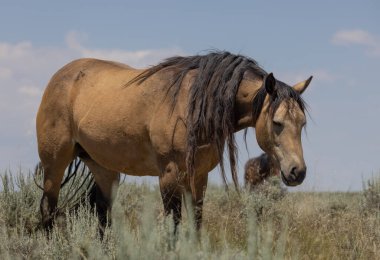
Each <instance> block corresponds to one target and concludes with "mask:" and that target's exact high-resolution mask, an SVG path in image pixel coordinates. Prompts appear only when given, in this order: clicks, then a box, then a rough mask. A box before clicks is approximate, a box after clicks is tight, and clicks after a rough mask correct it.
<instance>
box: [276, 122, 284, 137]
mask: <svg viewBox="0 0 380 260" xmlns="http://www.w3.org/2000/svg"><path fill="white" fill-rule="evenodd" d="M283 129H284V125H283V124H282V123H281V122H278V121H273V131H274V133H275V134H276V135H280V134H281V132H282V130H283Z"/></svg>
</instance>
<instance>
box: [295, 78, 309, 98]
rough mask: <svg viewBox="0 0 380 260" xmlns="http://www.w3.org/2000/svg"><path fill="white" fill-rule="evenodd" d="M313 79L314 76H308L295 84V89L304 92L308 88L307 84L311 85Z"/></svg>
mask: <svg viewBox="0 0 380 260" xmlns="http://www.w3.org/2000/svg"><path fill="white" fill-rule="evenodd" d="M312 79H313V76H310V78H308V79H307V80H305V81H302V82H299V83H297V84H295V85H294V86H293V89H294V90H295V91H297V92H298V93H300V94H302V93H303V92H304V91H305V90H306V88H307V86H309V84H310V82H311V80H312Z"/></svg>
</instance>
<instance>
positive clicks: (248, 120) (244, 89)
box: [235, 79, 262, 132]
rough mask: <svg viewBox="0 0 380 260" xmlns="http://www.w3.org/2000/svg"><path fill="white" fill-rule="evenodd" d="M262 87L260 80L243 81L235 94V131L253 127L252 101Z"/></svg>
mask: <svg viewBox="0 0 380 260" xmlns="http://www.w3.org/2000/svg"><path fill="white" fill-rule="evenodd" d="M261 86H262V81H261V80H247V79H243V80H242V82H241V83H240V86H239V89H238V93H237V94H236V103H235V106H236V109H235V111H236V114H235V117H236V126H235V131H236V132H237V131H240V130H242V129H244V128H247V127H250V126H253V127H254V125H255V122H253V119H252V109H253V106H252V101H253V99H254V97H255V95H256V94H257V91H258V90H259V89H260V87H261Z"/></svg>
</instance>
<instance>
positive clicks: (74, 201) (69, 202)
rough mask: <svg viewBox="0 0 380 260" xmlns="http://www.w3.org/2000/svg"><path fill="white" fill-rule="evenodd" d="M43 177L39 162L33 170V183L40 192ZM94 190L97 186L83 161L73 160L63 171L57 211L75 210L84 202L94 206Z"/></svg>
mask: <svg viewBox="0 0 380 260" xmlns="http://www.w3.org/2000/svg"><path fill="white" fill-rule="evenodd" d="M43 176H44V169H43V167H42V164H41V162H39V163H38V164H37V166H36V168H35V172H34V182H35V184H36V185H37V187H39V188H40V189H41V190H44V188H43V186H42V185H41V184H40V183H42V179H43ZM96 190H97V186H96V183H95V181H94V177H93V175H92V173H91V171H90V170H89V168H88V167H87V166H86V165H85V164H84V163H83V161H81V160H80V159H79V158H78V157H77V158H75V159H74V160H73V161H72V162H71V163H70V165H69V167H68V168H67V170H66V171H65V175H64V177H63V180H62V183H61V196H60V198H61V199H60V202H59V205H58V208H57V211H58V212H62V211H64V209H66V208H69V210H75V209H77V208H78V207H79V206H80V205H82V204H83V203H85V202H86V201H89V202H90V205H91V206H95V198H96ZM62 195H63V196H62Z"/></svg>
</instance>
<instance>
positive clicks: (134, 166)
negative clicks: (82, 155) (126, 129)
mask: <svg viewBox="0 0 380 260" xmlns="http://www.w3.org/2000/svg"><path fill="white" fill-rule="evenodd" d="M78 143H79V144H80V145H81V146H82V147H83V149H84V150H85V151H86V153H87V154H88V155H89V156H90V157H91V159H92V160H94V161H95V162H97V163H98V164H99V165H101V166H103V167H105V168H107V169H110V170H114V171H117V172H123V173H126V174H128V175H134V176H147V175H148V176H158V175H159V173H160V170H159V168H158V164H157V159H156V154H155V151H154V150H153V148H152V146H151V145H150V144H149V142H147V141H142V140H141V139H140V138H136V137H134V138H133V137H130V138H128V137H126V136H123V137H116V136H114V135H110V136H108V137H99V136H97V137H92V136H88V135H87V136H86V135H83V134H82V135H81V136H80V138H79V140H78Z"/></svg>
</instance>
